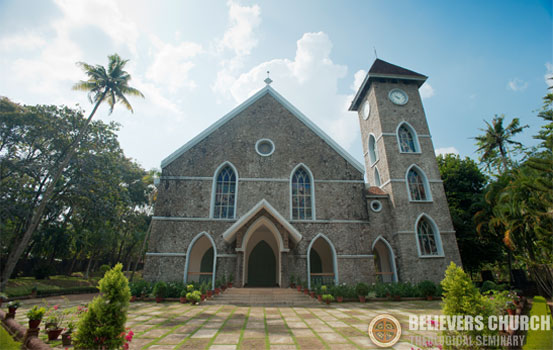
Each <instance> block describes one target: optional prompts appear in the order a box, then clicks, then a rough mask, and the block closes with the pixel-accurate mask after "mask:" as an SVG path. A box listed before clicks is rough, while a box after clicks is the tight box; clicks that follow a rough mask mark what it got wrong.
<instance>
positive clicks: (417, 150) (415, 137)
mask: <svg viewBox="0 0 553 350" xmlns="http://www.w3.org/2000/svg"><path fill="white" fill-rule="evenodd" d="M402 125H405V126H406V127H407V129H409V131H411V134H412V135H413V141H414V143H415V152H403V151H402V150H401V140H400V139H399V128H401V126H402ZM396 139H397V147H398V149H399V153H401V154H421V145H420V143H419V136H418V135H417V132H416V131H415V128H414V127H413V126H412V125H411V124H409V122H407V121H405V120H404V121H402V122H401V123H399V124H398V126H397V128H396Z"/></svg>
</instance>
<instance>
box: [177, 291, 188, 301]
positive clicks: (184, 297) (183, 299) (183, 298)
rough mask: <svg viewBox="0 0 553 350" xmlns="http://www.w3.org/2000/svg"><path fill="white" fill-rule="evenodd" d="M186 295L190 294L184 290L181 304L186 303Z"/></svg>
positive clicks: (181, 293) (181, 294) (181, 295)
mask: <svg viewBox="0 0 553 350" xmlns="http://www.w3.org/2000/svg"><path fill="white" fill-rule="evenodd" d="M186 293H188V292H187V291H186V289H183V290H181V292H180V299H179V301H180V303H181V304H184V303H186Z"/></svg>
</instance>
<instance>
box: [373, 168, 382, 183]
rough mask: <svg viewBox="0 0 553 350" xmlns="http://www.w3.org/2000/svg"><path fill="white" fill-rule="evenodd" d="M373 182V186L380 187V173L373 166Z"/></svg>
mask: <svg viewBox="0 0 553 350" xmlns="http://www.w3.org/2000/svg"><path fill="white" fill-rule="evenodd" d="M374 184H375V186H378V187H380V185H381V182H380V173H379V172H378V168H377V167H375V168H374Z"/></svg>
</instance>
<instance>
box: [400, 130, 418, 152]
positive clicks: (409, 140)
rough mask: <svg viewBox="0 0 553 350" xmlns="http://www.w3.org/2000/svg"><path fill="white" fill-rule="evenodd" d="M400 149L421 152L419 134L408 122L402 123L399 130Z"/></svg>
mask: <svg viewBox="0 0 553 350" xmlns="http://www.w3.org/2000/svg"><path fill="white" fill-rule="evenodd" d="M397 138H398V142H399V150H400V151H401V152H405V153H415V152H420V150H419V143H418V140H417V134H416V133H415V131H414V130H413V128H411V127H410V126H409V125H408V124H407V123H402V124H401V125H400V126H399V128H398V130H397Z"/></svg>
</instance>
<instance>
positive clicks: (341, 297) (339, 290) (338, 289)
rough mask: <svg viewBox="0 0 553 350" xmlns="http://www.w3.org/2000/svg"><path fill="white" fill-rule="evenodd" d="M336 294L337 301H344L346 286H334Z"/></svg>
mask: <svg viewBox="0 0 553 350" xmlns="http://www.w3.org/2000/svg"><path fill="white" fill-rule="evenodd" d="M334 294H335V295H336V301H337V302H339V303H341V302H343V301H344V288H343V287H342V286H336V288H334Z"/></svg>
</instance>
